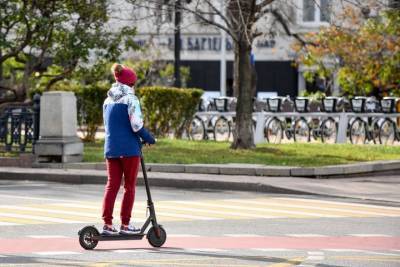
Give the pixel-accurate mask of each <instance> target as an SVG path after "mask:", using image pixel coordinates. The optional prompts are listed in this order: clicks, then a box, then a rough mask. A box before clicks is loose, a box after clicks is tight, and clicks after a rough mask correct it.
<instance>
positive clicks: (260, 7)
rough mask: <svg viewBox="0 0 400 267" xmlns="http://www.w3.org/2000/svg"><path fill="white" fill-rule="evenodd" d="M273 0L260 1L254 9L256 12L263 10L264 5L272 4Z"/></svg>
mask: <svg viewBox="0 0 400 267" xmlns="http://www.w3.org/2000/svg"><path fill="white" fill-rule="evenodd" d="M274 1H275V0H264V1H262V2H261V3H259V4H257V5H256V8H255V11H256V13H259V12H261V11H262V10H263V8H264V7H266V6H268V5H269V4H272V2H274Z"/></svg>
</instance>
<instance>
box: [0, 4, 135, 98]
mask: <svg viewBox="0 0 400 267" xmlns="http://www.w3.org/2000/svg"><path fill="white" fill-rule="evenodd" d="M109 13H110V6H109V3H108V1H107V0H89V1H76V0H52V1H46V0H7V1H5V0H0V31H1V35H0V88H3V89H8V90H12V91H13V92H14V94H15V100H17V101H23V100H25V97H26V95H27V91H28V90H29V88H31V87H34V86H35V84H37V82H38V80H41V81H43V79H42V78H43V77H46V78H48V79H47V84H45V85H43V84H42V83H41V84H40V85H41V86H45V90H49V89H50V88H51V87H52V86H53V85H54V84H55V83H57V82H59V81H61V80H63V79H64V78H66V77H68V76H70V75H71V74H72V73H73V71H74V70H75V69H76V68H77V67H78V66H80V65H81V66H83V65H88V64H90V63H92V62H91V61H93V60H94V59H95V60H100V61H101V60H105V61H113V60H116V59H117V58H118V57H119V56H120V54H121V53H122V51H124V50H125V49H128V48H134V47H135V45H134V42H133V40H132V37H133V36H134V34H135V29H134V28H132V27H119V28H114V29H112V30H109V29H107V28H106V27H105V26H106V25H107V23H108V22H109ZM49 66H56V68H52V71H51V72H48V71H46V70H48V67H49ZM55 70H56V71H55Z"/></svg>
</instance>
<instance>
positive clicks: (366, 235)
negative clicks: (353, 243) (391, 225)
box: [349, 234, 391, 237]
mask: <svg viewBox="0 0 400 267" xmlns="http://www.w3.org/2000/svg"><path fill="white" fill-rule="evenodd" d="M349 236H357V237H391V235H378V234H349Z"/></svg>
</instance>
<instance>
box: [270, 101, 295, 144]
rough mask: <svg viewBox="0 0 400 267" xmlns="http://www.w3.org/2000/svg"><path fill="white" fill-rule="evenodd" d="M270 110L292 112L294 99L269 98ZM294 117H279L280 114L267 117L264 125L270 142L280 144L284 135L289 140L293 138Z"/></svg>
mask: <svg viewBox="0 0 400 267" xmlns="http://www.w3.org/2000/svg"><path fill="white" fill-rule="evenodd" d="M267 106H268V111H269V112H274V113H275V112H291V111H293V101H292V100H291V99H290V97H289V96H287V97H271V98H267ZM292 122H293V119H292V118H282V119H281V118H279V117H278V115H275V116H272V117H269V118H267V120H266V121H265V126H264V138H265V139H266V140H267V142H268V143H272V144H280V143H281V142H282V139H283V138H284V135H285V136H286V138H287V139H288V140H290V139H292V138H293V123H292Z"/></svg>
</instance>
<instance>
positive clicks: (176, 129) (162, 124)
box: [136, 86, 203, 138]
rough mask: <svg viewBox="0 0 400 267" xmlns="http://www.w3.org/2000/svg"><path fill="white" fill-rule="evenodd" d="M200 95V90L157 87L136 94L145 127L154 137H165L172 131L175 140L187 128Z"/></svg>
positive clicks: (140, 90)
mask: <svg viewBox="0 0 400 267" xmlns="http://www.w3.org/2000/svg"><path fill="white" fill-rule="evenodd" d="M202 94H203V91H202V90H200V89H191V88H183V89H181V88H173V87H157V86H152V87H142V88H140V89H138V90H137V92H136V95H137V96H138V97H139V98H140V103H141V107H142V110H143V116H144V121H145V123H146V127H147V128H148V129H149V130H150V131H151V132H152V133H154V134H155V135H156V136H159V137H162V136H167V135H168V134H169V133H170V132H171V131H172V132H173V133H174V135H175V137H177V138H179V137H181V136H182V133H183V131H184V129H185V128H187V127H188V125H189V123H190V121H191V119H192V117H193V115H194V113H195V112H196V109H197V106H198V104H199V102H200V97H201V95H202Z"/></svg>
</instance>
